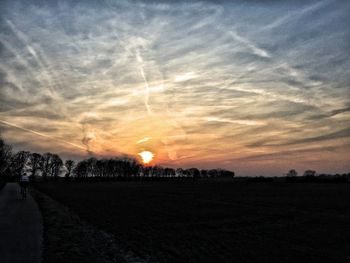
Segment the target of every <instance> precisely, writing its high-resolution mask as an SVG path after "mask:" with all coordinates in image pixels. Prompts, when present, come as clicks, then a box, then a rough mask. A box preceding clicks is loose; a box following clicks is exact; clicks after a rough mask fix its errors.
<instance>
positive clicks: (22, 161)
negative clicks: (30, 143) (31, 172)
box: [11, 151, 30, 178]
mask: <svg viewBox="0 0 350 263" xmlns="http://www.w3.org/2000/svg"><path fill="white" fill-rule="evenodd" d="M29 155H30V152H27V151H19V152H17V153H16V154H15V155H13V156H12V158H11V170H12V174H13V175H14V176H15V177H17V178H19V177H20V176H21V173H22V172H23V168H24V167H25V165H26V163H27V161H28V158H29Z"/></svg>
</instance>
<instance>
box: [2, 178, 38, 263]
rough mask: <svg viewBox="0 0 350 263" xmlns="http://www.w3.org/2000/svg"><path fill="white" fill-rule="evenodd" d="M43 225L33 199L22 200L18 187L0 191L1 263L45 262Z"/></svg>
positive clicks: (7, 185) (8, 185) (7, 187)
mask: <svg viewBox="0 0 350 263" xmlns="http://www.w3.org/2000/svg"><path fill="white" fill-rule="evenodd" d="M42 225H43V224H42V218H41V213H40V211H39V209H38V206H37V204H36V202H35V201H34V200H33V198H32V197H31V196H30V195H29V194H28V196H27V199H26V200H21V199H20V194H19V186H18V184H17V183H7V184H6V186H5V187H4V188H3V189H2V190H0V257H1V260H0V261H1V263H17V262H23V263H24V262H26V263H32V262H33V263H34V262H35V263H38V262H41V247H42V244H41V243H42V232H43V227H42Z"/></svg>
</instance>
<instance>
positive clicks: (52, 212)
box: [30, 189, 144, 263]
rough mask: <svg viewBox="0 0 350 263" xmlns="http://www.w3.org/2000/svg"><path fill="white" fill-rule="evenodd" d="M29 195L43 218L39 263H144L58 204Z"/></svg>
mask: <svg viewBox="0 0 350 263" xmlns="http://www.w3.org/2000/svg"><path fill="white" fill-rule="evenodd" d="M30 193H31V195H32V196H33V198H34V199H35V200H36V202H37V203H38V205H39V208H40V210H41V213H42V216H43V222H44V237H43V241H44V242H43V246H44V247H43V263H48V262H50V263H56V262H57V263H58V262H75V263H85V262H86V263H88V262H96V263H109V262H144V260H141V259H139V258H137V257H136V256H135V255H134V254H133V253H132V252H131V251H128V250H126V249H125V248H123V246H122V245H121V244H118V243H117V241H116V240H115V238H114V236H113V235H110V234H108V233H106V232H104V231H101V230H98V229H96V228H95V227H93V226H91V225H90V224H88V223H86V222H84V221H83V220H81V219H80V218H79V216H78V215H76V214H75V213H74V212H73V211H71V210H70V209H69V208H67V207H65V206H64V205H62V204H61V203H59V202H57V201H55V200H53V199H51V198H50V197H48V196H47V195H45V194H43V193H42V192H40V191H38V190H35V189H31V190H30Z"/></svg>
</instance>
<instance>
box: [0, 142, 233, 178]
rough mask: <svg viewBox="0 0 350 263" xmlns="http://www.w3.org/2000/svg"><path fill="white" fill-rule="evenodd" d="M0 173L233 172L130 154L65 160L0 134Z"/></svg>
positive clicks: (120, 174)
mask: <svg viewBox="0 0 350 263" xmlns="http://www.w3.org/2000/svg"><path fill="white" fill-rule="evenodd" d="M0 164H1V168H0V177H1V178H2V179H5V180H17V179H18V178H19V177H20V176H21V175H22V174H23V173H24V172H26V173H27V174H28V175H29V176H30V177H31V178H32V180H34V179H35V178H36V177H37V176H41V178H42V179H43V180H53V181H55V180H59V178H60V177H64V178H65V179H66V180H67V181H69V180H73V179H74V180H77V181H105V180H141V179H142V180H166V179H170V178H190V179H192V180H196V179H198V178H223V177H224V178H232V177H234V175H235V174H234V172H232V171H229V170H225V169H210V170H204V169H201V170H200V169H198V168H189V169H182V168H177V169H174V168H169V167H166V168H164V167H161V166H144V165H142V164H141V163H139V162H138V161H137V160H136V159H134V158H130V157H114V158H101V159H97V158H95V157H90V158H87V159H84V160H82V161H79V162H75V161H74V160H66V161H65V162H63V160H62V159H61V157H60V156H59V155H57V154H53V153H49V152H48V153H44V154H39V153H31V152H29V151H18V152H16V153H13V152H12V147H11V146H10V145H7V144H6V143H5V142H4V140H3V139H1V137H0Z"/></svg>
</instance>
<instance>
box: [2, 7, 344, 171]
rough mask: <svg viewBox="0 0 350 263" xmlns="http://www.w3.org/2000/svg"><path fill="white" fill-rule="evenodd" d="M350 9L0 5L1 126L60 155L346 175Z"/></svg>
mask: <svg viewBox="0 0 350 263" xmlns="http://www.w3.org/2000/svg"><path fill="white" fill-rule="evenodd" d="M349 13H350V1H341V0H339V1H336V0H324V1H273V0H265V1H263V0H261V1H258V0H255V1H254V0H236V1H166V0H163V1H122V0H121V1H116V0H101V1H39V0H38V1H36V0H32V1H30V0H28V1H12V0H11V1H8V0H3V1H1V3H0V131H1V134H2V137H3V138H4V139H5V140H6V141H7V143H9V144H12V145H13V147H14V149H15V150H29V151H33V152H41V153H43V152H47V151H50V152H55V153H58V154H60V155H61V156H62V157H63V158H64V159H65V158H74V159H82V158H86V157H89V156H96V157H112V156H120V155H129V156H135V157H137V156H138V153H139V152H141V151H151V152H153V153H154V155H155V159H154V161H153V164H157V165H162V166H170V167H193V166H194V167H199V168H217V167H221V168H225V169H230V170H234V171H235V172H236V173H237V175H248V176H251V175H266V176H267V175H273V176H276V175H277V176H278V175H282V174H284V173H286V172H287V171H288V170H289V169H293V168H294V169H297V170H298V171H299V173H302V172H303V171H304V170H306V169H314V170H316V171H318V172H319V173H343V172H349V171H350V154H349V153H350V74H349V73H350V30H349V25H350V16H349Z"/></svg>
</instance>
